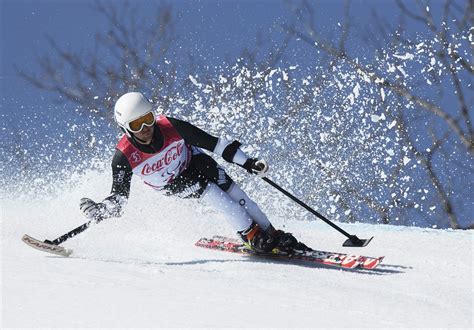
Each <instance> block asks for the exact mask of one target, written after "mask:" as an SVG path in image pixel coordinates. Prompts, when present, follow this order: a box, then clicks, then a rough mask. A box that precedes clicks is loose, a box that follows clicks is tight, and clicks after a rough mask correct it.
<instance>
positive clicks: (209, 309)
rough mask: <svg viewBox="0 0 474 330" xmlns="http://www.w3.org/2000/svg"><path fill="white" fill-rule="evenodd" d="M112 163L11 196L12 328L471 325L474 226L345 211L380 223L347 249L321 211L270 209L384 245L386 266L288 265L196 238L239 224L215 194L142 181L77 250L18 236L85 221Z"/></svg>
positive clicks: (302, 225)
mask: <svg viewBox="0 0 474 330" xmlns="http://www.w3.org/2000/svg"><path fill="white" fill-rule="evenodd" d="M108 176H109V174H108V173H107V174H98V173H95V172H91V173H88V174H86V175H85V177H84V180H83V184H81V185H77V186H74V187H71V188H69V189H64V190H63V191H61V193H60V194H59V195H51V196H37V197H36V198H35V199H34V200H27V199H26V198H19V199H8V198H4V199H3V200H2V201H1V221H2V262H1V265H2V322H1V325H2V328H6V327H57V328H65V327H98V328H103V327H133V328H137V327H150V328H157V327H181V328H182V327H254V328H277V327H283V328H296V327H306V328H317V327H357V328H363V327H427V328H435V327H436V328H438V327H442V328H447V327H462V328H470V327H472V326H473V321H472V320H473V306H472V304H473V273H472V270H473V268H472V250H473V243H472V231H471V232H468V231H451V230H432V229H420V228H406V227H394V226H377V225H361V224H353V225H348V224H343V227H344V228H345V229H346V230H347V231H349V232H351V233H355V234H357V235H358V236H359V237H361V238H368V237H369V236H371V235H375V239H374V240H373V241H372V243H371V244H370V245H369V246H367V247H365V248H343V247H342V246H341V244H342V242H343V241H344V237H343V236H341V235H340V234H339V233H337V232H336V231H334V230H333V229H332V228H330V227H329V226H327V225H326V224H324V223H323V222H321V221H314V222H307V221H305V222H303V221H287V220H284V219H283V218H284V215H277V214H272V212H271V210H265V211H266V212H268V213H269V214H272V215H271V217H270V218H271V219H272V221H273V222H274V224H276V226H282V225H286V229H287V230H290V231H292V232H293V233H294V234H295V235H296V236H297V237H299V238H300V239H301V240H303V241H304V242H306V243H308V244H309V245H311V246H313V247H315V248H320V249H325V250H335V251H344V252H346V251H347V252H353V253H363V254H366V255H372V256H381V255H385V256H386V259H385V261H384V264H382V265H381V266H380V267H379V269H377V270H375V271H344V270H337V269H333V268H327V267H315V266H307V265H306V266H302V265H296V264H286V263H282V262H276V261H266V260H260V259H255V258H251V257H245V256H239V255H234V254H228V253H223V252H216V251H209V250H205V249H200V248H197V247H194V246H193V244H194V242H195V241H196V240H197V239H198V238H200V237H201V236H211V235H214V234H224V235H232V234H233V233H232V232H231V230H230V228H229V227H228V226H227V225H226V224H225V223H224V220H223V219H222V218H221V217H220V215H219V214H217V213H215V212H213V211H211V210H208V209H207V208H205V207H204V206H202V205H197V204H196V203H195V202H191V201H184V202H178V201H176V200H174V199H166V198H163V197H161V196H160V195H159V194H157V193H155V192H154V191H152V190H150V189H149V188H148V187H145V186H144V185H141V184H139V183H138V182H133V183H132V185H133V187H132V196H131V199H130V202H129V205H128V207H127V211H126V214H125V215H124V217H122V218H121V219H120V220H109V221H107V222H104V223H101V224H99V225H97V226H94V227H92V228H90V229H89V230H87V231H86V232H84V233H82V234H80V236H78V237H76V238H73V239H71V240H69V241H67V242H66V243H64V245H65V246H67V247H69V248H72V249H74V250H75V254H74V255H73V256H72V257H71V258H62V257H56V256H53V255H48V254H44V253H42V252H40V251H37V250H34V249H32V248H30V247H28V246H27V245H25V244H24V243H22V242H21V241H20V238H21V236H22V235H23V234H24V233H28V234H30V235H32V236H33V237H36V238H39V239H46V238H48V239H53V238H56V237H57V236H59V235H61V234H63V233H65V232H67V231H69V230H70V229H72V228H74V227H76V226H78V225H80V224H82V223H83V222H85V219H84V218H82V217H81V215H80V214H79V211H78V200H79V198H80V197H83V196H89V197H91V198H95V199H97V200H99V199H101V198H103V197H104V196H105V195H106V194H107V193H108V189H109V181H108V179H109V178H108ZM275 198H281V199H284V197H283V196H279V195H278V194H277V193H275ZM196 208H197V209H198V212H196Z"/></svg>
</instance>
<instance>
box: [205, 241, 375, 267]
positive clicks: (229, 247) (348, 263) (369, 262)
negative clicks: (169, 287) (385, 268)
mask: <svg viewBox="0 0 474 330" xmlns="http://www.w3.org/2000/svg"><path fill="white" fill-rule="evenodd" d="M196 246H199V247H203V248H207V249H212V250H220V251H226V252H233V253H239V254H244V255H251V256H256V257H260V258H272V259H279V260H297V261H303V262H308V263H315V264H322V265H328V266H333V267H339V268H345V269H354V268H362V269H374V268H376V267H377V266H378V265H379V264H380V263H381V262H382V260H383V258H384V257H378V258H374V257H367V256H361V255H351V254H346V253H337V252H326V251H319V250H312V251H305V252H295V253H293V254H287V253H283V252H280V251H277V250H274V251H272V252H271V253H257V252H256V251H255V250H253V249H252V248H250V247H249V246H248V245H246V244H244V243H243V242H242V241H240V240H238V239H234V238H228V237H223V236H214V237H212V238H210V239H209V238H201V239H200V240H199V241H197V242H196Z"/></svg>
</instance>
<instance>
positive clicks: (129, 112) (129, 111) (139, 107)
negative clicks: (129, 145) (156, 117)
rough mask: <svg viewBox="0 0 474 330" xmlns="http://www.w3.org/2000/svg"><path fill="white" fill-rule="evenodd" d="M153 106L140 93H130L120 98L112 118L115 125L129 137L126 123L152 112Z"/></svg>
mask: <svg viewBox="0 0 474 330" xmlns="http://www.w3.org/2000/svg"><path fill="white" fill-rule="evenodd" d="M152 109H153V104H151V103H150V101H148V100H147V99H146V98H145V97H144V96H143V95H142V93H138V92H131V93H126V94H123V95H122V96H120V98H119V99H118V100H117V102H116V103H115V108H114V116H115V120H116V121H117V124H118V125H119V126H120V127H121V128H122V129H123V130H124V131H125V133H126V134H127V135H128V136H130V132H129V131H128V129H127V127H128V123H130V122H131V121H133V120H135V119H137V118H140V117H142V116H144V115H145V114H147V113H148V112H153V111H152Z"/></svg>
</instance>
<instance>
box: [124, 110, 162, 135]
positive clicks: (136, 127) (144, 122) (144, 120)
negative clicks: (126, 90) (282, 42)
mask: <svg viewBox="0 0 474 330" xmlns="http://www.w3.org/2000/svg"><path fill="white" fill-rule="evenodd" d="M154 123H155V114H154V113H153V112H152V111H150V112H148V113H146V114H144V115H143V116H141V117H140V118H137V119H135V120H132V121H131V122H128V123H126V124H125V128H126V129H128V130H129V131H130V132H132V133H139V132H140V131H141V130H142V129H143V126H153V124H154Z"/></svg>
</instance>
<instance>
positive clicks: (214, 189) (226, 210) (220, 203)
mask: <svg viewBox="0 0 474 330" xmlns="http://www.w3.org/2000/svg"><path fill="white" fill-rule="evenodd" d="M201 200H202V201H203V202H204V203H206V204H208V205H210V206H212V207H213V208H215V209H216V210H218V211H220V212H221V213H222V214H223V215H224V216H225V217H226V219H227V221H228V222H229V223H230V225H231V226H232V227H233V228H234V229H235V231H236V232H241V231H244V230H246V229H247V228H249V227H250V226H251V224H252V219H251V217H250V215H249V214H248V213H247V212H246V211H245V209H243V208H242V207H240V205H239V204H238V203H236V202H234V201H233V200H232V198H230V196H229V195H228V194H227V193H226V192H225V191H223V190H222V189H221V188H219V187H218V186H217V185H216V184H214V183H212V182H209V183H208V185H207V188H206V190H205V191H204V193H203V194H202V196H201Z"/></svg>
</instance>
